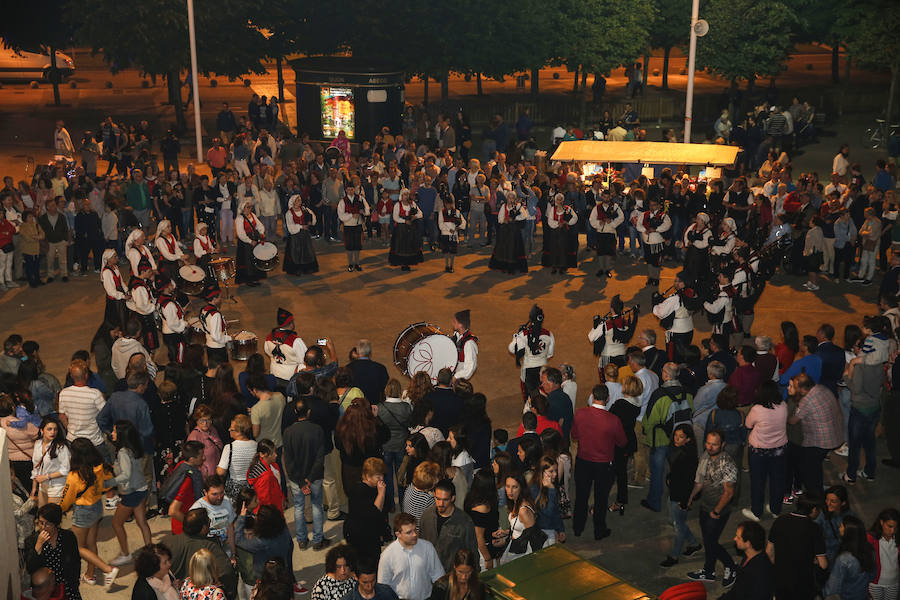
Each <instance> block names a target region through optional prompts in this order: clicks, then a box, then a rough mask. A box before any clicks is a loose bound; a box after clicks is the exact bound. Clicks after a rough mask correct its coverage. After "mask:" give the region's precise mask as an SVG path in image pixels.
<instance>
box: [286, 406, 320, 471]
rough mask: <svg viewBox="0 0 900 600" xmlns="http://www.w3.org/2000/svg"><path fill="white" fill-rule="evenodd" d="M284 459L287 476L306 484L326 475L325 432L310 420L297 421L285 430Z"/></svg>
mask: <svg viewBox="0 0 900 600" xmlns="http://www.w3.org/2000/svg"><path fill="white" fill-rule="evenodd" d="M282 438H283V439H284V446H283V450H282V459H283V460H284V472H285V475H287V478H288V479H290V480H291V481H293V482H294V483H296V484H299V485H301V486H302V485H304V484H305V483H306V480H309V481H311V482H312V481H318V480H319V479H322V478H324V477H325V434H324V432H323V431H322V428H321V427H319V426H318V425H316V424H315V423H313V422H312V421H310V420H308V419H307V420H303V421H297V422H296V423H294V424H293V425H291V426H290V427H288V428H287V429H285V430H284V434H283V435H282Z"/></svg>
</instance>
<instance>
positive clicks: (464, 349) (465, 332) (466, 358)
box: [451, 309, 478, 380]
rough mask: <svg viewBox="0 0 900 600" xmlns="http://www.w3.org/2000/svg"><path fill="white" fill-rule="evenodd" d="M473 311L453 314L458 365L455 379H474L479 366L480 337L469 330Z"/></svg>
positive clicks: (454, 375)
mask: <svg viewBox="0 0 900 600" xmlns="http://www.w3.org/2000/svg"><path fill="white" fill-rule="evenodd" d="M470 324H471V312H470V311H469V310H468V309H466V310H461V311H459V312H458V313H456V314H455V315H453V320H452V321H451V325H452V326H453V341H454V342H455V343H456V350H457V354H458V355H457V361H458V363H457V365H456V371H455V372H454V373H453V379H455V380H456V379H472V376H473V375H474V374H475V369H477V368H478V338H477V337H475V336H474V335H472V332H471V331H469V325H470Z"/></svg>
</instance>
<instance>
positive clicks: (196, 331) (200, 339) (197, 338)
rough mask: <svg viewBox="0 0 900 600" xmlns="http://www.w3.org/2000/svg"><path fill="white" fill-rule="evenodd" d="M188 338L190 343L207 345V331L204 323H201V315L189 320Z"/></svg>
mask: <svg viewBox="0 0 900 600" xmlns="http://www.w3.org/2000/svg"><path fill="white" fill-rule="evenodd" d="M187 338H188V344H199V345H201V346H205V345H206V332H205V331H203V325H201V324H200V319H199V317H194V318H192V319H190V320H189V321H188V329H187Z"/></svg>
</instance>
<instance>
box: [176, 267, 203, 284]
mask: <svg viewBox="0 0 900 600" xmlns="http://www.w3.org/2000/svg"><path fill="white" fill-rule="evenodd" d="M178 274H179V275H181V278H182V279H184V280H185V281H192V282H195V283H196V282H199V281H203V280H204V279H206V273H205V272H204V271H203V269H201V268H200V267H198V266H196V265H184V266H183V267H181V268H180V269H178Z"/></svg>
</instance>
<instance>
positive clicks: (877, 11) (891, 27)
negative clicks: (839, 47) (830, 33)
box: [846, 0, 900, 124]
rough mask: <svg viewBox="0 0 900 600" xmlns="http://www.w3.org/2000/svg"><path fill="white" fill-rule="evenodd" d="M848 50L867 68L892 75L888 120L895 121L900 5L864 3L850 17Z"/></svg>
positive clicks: (877, 1)
mask: <svg viewBox="0 0 900 600" xmlns="http://www.w3.org/2000/svg"><path fill="white" fill-rule="evenodd" d="M846 24H847V26H848V27H849V34H848V36H847V50H848V51H849V53H850V56H852V57H853V60H854V61H856V63H857V64H859V66H861V67H863V68H865V69H872V70H879V71H881V70H884V69H889V70H890V72H891V87H890V90H889V92H888V101H887V107H886V109H885V120H886V121H887V123H888V124H891V123H892V122H893V120H892V119H893V116H894V98H895V97H896V95H897V86H898V84H900V38H898V36H897V32H898V31H900V5H898V4H897V2H896V1H894V0H862V1H861V2H858V3H857V5H856V6H855V7H854V10H853V11H852V15H848V16H847V23H846Z"/></svg>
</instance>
